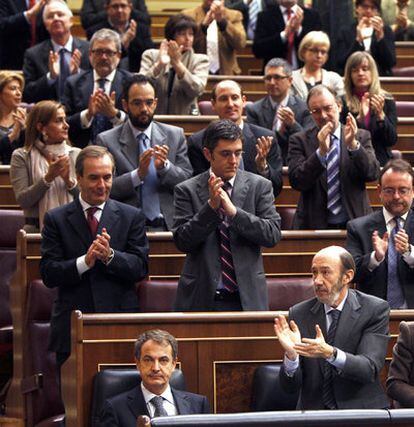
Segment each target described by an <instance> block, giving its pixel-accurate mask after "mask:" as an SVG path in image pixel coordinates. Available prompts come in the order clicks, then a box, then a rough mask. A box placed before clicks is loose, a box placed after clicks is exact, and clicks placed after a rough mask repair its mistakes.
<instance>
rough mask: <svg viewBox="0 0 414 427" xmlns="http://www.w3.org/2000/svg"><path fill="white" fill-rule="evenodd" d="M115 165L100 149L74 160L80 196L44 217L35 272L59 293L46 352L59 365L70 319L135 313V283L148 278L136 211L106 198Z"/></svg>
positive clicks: (144, 241) (66, 346)
mask: <svg viewBox="0 0 414 427" xmlns="http://www.w3.org/2000/svg"><path fill="white" fill-rule="evenodd" d="M113 169H114V163H113V159H112V156H111V155H110V153H109V152H108V151H107V150H106V149H105V148H103V147H96V146H91V147H86V148H85V149H83V150H82V151H81V152H80V153H79V156H78V158H77V160H76V175H77V180H78V186H79V188H80V196H79V198H78V199H76V200H74V201H73V202H71V203H69V204H67V205H64V206H61V207H59V208H56V209H53V210H51V211H49V212H47V213H46V215H45V219H44V228H43V232H42V244H41V254H42V259H41V261H40V273H41V277H42V279H43V282H44V283H45V285H46V286H48V287H49V288H54V287H57V288H58V298H57V300H56V301H55V303H54V308H53V314H52V319H51V335H50V344H49V348H50V350H51V351H55V352H56V353H57V354H56V359H57V363H58V365H61V364H62V363H63V362H64V361H65V360H66V359H67V357H68V356H69V354H70V314H71V312H72V310H81V311H82V312H84V313H114V312H136V311H138V301H137V296H136V292H135V283H136V282H137V281H139V280H141V279H142V278H143V277H145V276H146V275H147V273H148V241H147V237H146V235H145V220H144V216H143V215H142V213H141V211H139V210H138V209H136V208H134V207H132V206H128V205H124V204H123V203H119V202H116V201H114V200H110V199H109V193H110V191H111V186H112V175H113Z"/></svg>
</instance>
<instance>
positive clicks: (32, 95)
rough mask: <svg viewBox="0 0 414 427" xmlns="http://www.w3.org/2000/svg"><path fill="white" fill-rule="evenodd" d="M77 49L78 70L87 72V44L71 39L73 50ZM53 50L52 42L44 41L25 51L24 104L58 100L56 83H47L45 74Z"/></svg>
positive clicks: (88, 66)
mask: <svg viewBox="0 0 414 427" xmlns="http://www.w3.org/2000/svg"><path fill="white" fill-rule="evenodd" d="M75 49H79V50H80V52H81V54H82V58H81V65H80V68H81V69H83V70H87V69H89V68H90V63H89V56H88V55H89V43H88V42H86V41H85V40H80V39H78V38H76V37H74V38H73V50H75ZM51 50H53V45H52V41H51V40H50V39H48V40H45V41H43V42H41V43H39V44H37V45H36V46H33V47H31V48H30V49H28V50H26V52H25V54H24V63H23V75H24V79H25V87H24V93H23V100H24V101H25V102H28V103H31V102H38V101H42V100H43V99H55V100H57V99H58V93H57V82H58V80H57V79H56V81H55V82H54V83H52V84H50V83H49V82H48V79H47V77H46V74H47V73H48V72H49V52H50V51H51Z"/></svg>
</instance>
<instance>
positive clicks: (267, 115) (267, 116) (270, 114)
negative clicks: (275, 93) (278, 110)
mask: <svg viewBox="0 0 414 427" xmlns="http://www.w3.org/2000/svg"><path fill="white" fill-rule="evenodd" d="M274 118H275V111H274V109H273V108H272V104H271V103H270V99H269V97H268V96H266V98H265V99H264V100H263V119H264V122H265V123H266V126H267V127H268V128H269V129H272V127H273V119H274Z"/></svg>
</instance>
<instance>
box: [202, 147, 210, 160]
mask: <svg viewBox="0 0 414 427" xmlns="http://www.w3.org/2000/svg"><path fill="white" fill-rule="evenodd" d="M203 154H204V157H205V158H206V159H207V160H208V161H209V162H210V163H211V153H210V150H209V149H208V148H206V147H204V148H203Z"/></svg>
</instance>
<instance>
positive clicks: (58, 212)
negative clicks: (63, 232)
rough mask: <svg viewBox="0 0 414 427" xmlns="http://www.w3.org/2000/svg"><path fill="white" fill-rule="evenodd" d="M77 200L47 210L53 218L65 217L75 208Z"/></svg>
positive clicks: (48, 214) (47, 213)
mask: <svg viewBox="0 0 414 427" xmlns="http://www.w3.org/2000/svg"><path fill="white" fill-rule="evenodd" d="M75 206H76V205H75V201H72V202H70V203H67V204H65V205H62V206H57V207H56V208H52V209H50V210H48V211H47V212H46V215H47V216H50V217H53V218H60V217H63V216H64V215H65V214H66V212H68V211H70V210H72V209H74V208H75Z"/></svg>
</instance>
